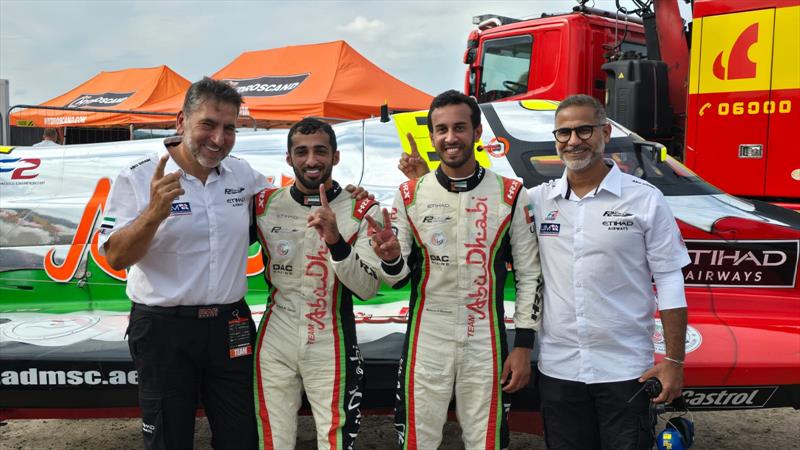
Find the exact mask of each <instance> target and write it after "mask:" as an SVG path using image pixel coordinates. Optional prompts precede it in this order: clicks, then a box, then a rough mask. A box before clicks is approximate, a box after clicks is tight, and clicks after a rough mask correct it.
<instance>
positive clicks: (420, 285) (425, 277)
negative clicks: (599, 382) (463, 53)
mask: <svg viewBox="0 0 800 450" xmlns="http://www.w3.org/2000/svg"><path fill="white" fill-rule="evenodd" d="M428 129H429V131H430V139H431V141H432V143H433V145H434V147H435V149H436V154H437V155H438V156H439V158H440V160H441V164H440V166H439V168H438V169H437V170H436V171H435V172H434V173H428V174H425V175H423V176H421V177H420V178H417V179H413V180H410V181H408V182H406V183H404V184H402V185H401V186H400V190H399V192H398V194H397V195H396V197H395V200H394V205H393V208H392V223H393V224H394V227H395V229H396V232H397V235H396V237H395V235H394V233H392V232H391V230H389V227H390V225H392V224H390V223H389V221H388V220H384V222H385V225H384V226H380V225H378V224H371V226H372V227H373V229H374V230H375V231H376V232H375V233H374V234H373V236H372V241H373V248H374V249H375V251H376V254H377V255H378V256H379V257H380V258H381V259H382V261H383V262H382V264H381V271H382V276H383V277H384V279H385V280H386V281H387V282H388V283H390V284H391V285H392V286H394V287H400V286H402V285H404V284H405V283H406V282H409V281H410V282H411V300H410V311H409V322H408V329H407V331H406V337H405V343H404V346H403V352H402V354H401V355H402V356H401V359H400V364H399V371H398V387H397V396H396V406H395V427H396V430H397V433H398V444H399V445H400V446H402V447H403V448H408V449H416V448H420V449H434V448H437V447H438V446H439V444H440V442H441V439H442V427H443V425H444V422H445V421H446V419H447V409H448V406H449V404H450V400H451V398H452V396H453V392H454V390H455V399H456V415H457V417H458V421H459V423H460V424H461V428H462V438H463V441H464V445H465V447H466V448H467V449H475V448H482V449H483V448H493V449H495V448H505V447H507V446H508V422H507V420H508V411H509V406H510V405H509V403H508V402H507V401H506V399H505V397H504V392H508V393H510V392H514V391H517V390H519V389H521V388H522V387H524V386H526V385H527V384H528V381H529V377H530V364H531V362H530V361H531V359H530V358H531V348H532V347H533V343H534V338H535V331H536V330H537V329H538V327H539V323H540V320H541V319H540V313H541V296H540V287H541V281H540V276H541V270H540V265H539V255H538V243H537V239H536V235H535V233H533V232H532V231H533V228H532V224H531V221H530V215H529V214H530V213H531V211H530V207H529V205H528V203H527V197H526V196H525V195H524V193H523V194H522V195H520V192H521V191H523V189H522V183H520V182H519V181H516V180H511V179H507V178H504V177H502V176H500V175H497V174H495V173H493V172H491V171H489V170H487V169H485V168H483V167H480V166H479V165H478V164H477V162H476V160H475V153H474V148H475V142H476V140H477V139H478V138H479V137H480V136H481V131H482V130H481V113H480V109H479V107H478V104H477V103H476V102H475V100H474V99H473V98H470V97H467V96H465V95H464V94H462V93H460V92H457V91H447V92H444V93H442V94H440V95H439V96H437V97H436V98H435V99H434V100H433V102H432V103H431V107H430V110H429V112H428ZM368 220H370V221H371V219H368ZM512 261H514V262H515V263H516V264H515V265H514V269H515V270H514V276H515V279H516V302H515V311H514V316H513V317H514V325H515V328H516V331H515V335H516V336H515V342H514V349H513V350H512V351H511V352H510V353H508V352H507V345H506V331H505V323H504V308H503V288H504V286H505V279H506V265H507V264H508V263H510V262H512Z"/></svg>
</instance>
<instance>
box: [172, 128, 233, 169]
mask: <svg viewBox="0 0 800 450" xmlns="http://www.w3.org/2000/svg"><path fill="white" fill-rule="evenodd" d="M183 143H184V144H185V145H186V148H188V149H189V153H191V154H192V157H193V158H194V160H195V161H197V163H198V164H200V165H201V166H203V167H205V168H206V169H213V168H215V167H217V166H219V164H220V163H221V162H222V160H223V159H225V157H226V156H228V155H227V153H225V152H224V151H223V150H222V149H220V150H219V152H218V153H219V154H220V155H221V157H220V158H207V157H206V156H204V155H203V152H202V151H201V150H200V147H199V146H198V145H197V143H196V142H195V141H194V139H192V137H191V136H190V135H188V134H185V135H184V136H183Z"/></svg>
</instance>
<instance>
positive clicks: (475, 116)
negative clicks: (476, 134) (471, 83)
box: [428, 89, 481, 132]
mask: <svg viewBox="0 0 800 450" xmlns="http://www.w3.org/2000/svg"><path fill="white" fill-rule="evenodd" d="M462 104H463V105H467V106H469V109H470V119H471V121H472V128H478V125H480V124H481V108H480V107H479V106H478V102H477V101H476V100H475V99H474V98H473V97H469V96H467V95H464V94H463V93H461V92H458V91H456V90H455V89H451V90H449V91H444V92H442V93H441V94H439V95H437V96H436V97H435V98H434V99H433V101H432V102H431V107H430V109H428V131H430V132H432V131H433V121H432V120H431V115H432V114H433V110H434V109H437V108H442V107H444V106H448V105H462Z"/></svg>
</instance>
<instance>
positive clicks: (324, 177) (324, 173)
mask: <svg viewBox="0 0 800 450" xmlns="http://www.w3.org/2000/svg"><path fill="white" fill-rule="evenodd" d="M292 171H293V172H294V178H295V180H297V181H298V182H300V184H301V185H302V186H303V187H304V188H306V189H307V190H308V191H310V192H312V193H316V192H318V191H319V186H320V185H321V184H325V183H326V182H327V181H328V180H330V179H331V174H332V173H333V166H328V167H327V168H325V169H322V170H320V177H319V179H318V180H309V179H308V178H306V176H305V175H304V174H303V172H302V171H300V170H298V169H297V167H294V166H292Z"/></svg>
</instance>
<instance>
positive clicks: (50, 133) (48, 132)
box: [42, 128, 58, 142]
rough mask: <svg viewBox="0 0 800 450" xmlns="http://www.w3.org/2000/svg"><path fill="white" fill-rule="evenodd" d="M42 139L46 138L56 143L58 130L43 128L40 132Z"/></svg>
mask: <svg viewBox="0 0 800 450" xmlns="http://www.w3.org/2000/svg"><path fill="white" fill-rule="evenodd" d="M42 138H48V139H50V140H51V141H53V142H57V141H58V130H56V129H55V128H45V129H44V132H42Z"/></svg>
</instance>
